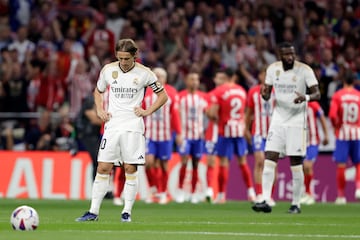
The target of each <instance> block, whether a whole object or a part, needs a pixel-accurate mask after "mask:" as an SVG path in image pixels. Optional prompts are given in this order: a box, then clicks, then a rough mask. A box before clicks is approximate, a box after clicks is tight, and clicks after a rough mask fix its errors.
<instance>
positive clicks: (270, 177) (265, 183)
mask: <svg viewBox="0 0 360 240" xmlns="http://www.w3.org/2000/svg"><path fill="white" fill-rule="evenodd" d="M275 168H276V162H274V161H271V160H268V159H266V160H265V161H264V169H263V174H262V195H263V199H264V200H265V201H266V202H267V203H269V200H270V198H271V191H272V187H273V184H274V179H275Z"/></svg>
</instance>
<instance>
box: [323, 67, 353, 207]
mask: <svg viewBox="0 0 360 240" xmlns="http://www.w3.org/2000/svg"><path fill="white" fill-rule="evenodd" d="M355 79H356V75H355V74H354V73H351V72H347V74H346V76H345V79H344V87H343V88H342V89H340V90H338V91H337V92H335V94H334V95H333V96H332V98H331V102H330V111H329V118H330V120H331V123H332V125H333V127H334V130H335V137H336V143H335V150H334V153H333V158H334V160H335V162H336V165H337V169H336V182H337V198H336V200H335V203H336V204H346V197H345V184H346V181H345V169H346V163H347V159H348V157H350V158H351V161H352V163H353V165H354V166H355V168H356V175H355V184H356V191H355V198H357V199H360V116H359V113H360V92H359V91H358V90H356V89H355V88H354V81H355Z"/></svg>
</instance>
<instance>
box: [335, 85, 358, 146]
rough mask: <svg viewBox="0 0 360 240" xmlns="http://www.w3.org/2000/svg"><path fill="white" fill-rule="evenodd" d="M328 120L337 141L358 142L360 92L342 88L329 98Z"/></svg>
mask: <svg viewBox="0 0 360 240" xmlns="http://www.w3.org/2000/svg"><path fill="white" fill-rule="evenodd" d="M329 118H330V120H331V123H332V124H333V126H334V129H335V136H336V138H337V139H339V140H360V92H359V91H358V90H356V89H355V88H343V89H340V90H339V91H337V92H335V93H334V95H333V96H332V98H331V103H330V111H329Z"/></svg>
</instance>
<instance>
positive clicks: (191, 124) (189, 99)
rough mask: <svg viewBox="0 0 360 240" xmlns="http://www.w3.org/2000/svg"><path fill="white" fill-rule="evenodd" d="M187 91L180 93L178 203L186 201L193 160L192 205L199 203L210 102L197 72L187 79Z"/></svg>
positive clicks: (188, 75)
mask: <svg viewBox="0 0 360 240" xmlns="http://www.w3.org/2000/svg"><path fill="white" fill-rule="evenodd" d="M185 85H186V89H185V90H182V91H181V92H179V99H180V100H179V101H180V104H179V110H180V118H181V126H182V128H181V129H182V133H183V137H184V141H183V144H182V145H181V146H180V148H179V154H180V156H181V167H180V171H179V194H178V196H177V198H176V199H175V200H176V202H178V203H182V202H184V201H185V191H184V189H183V187H184V181H185V177H186V169H187V162H188V160H189V159H191V163H192V174H191V190H190V191H191V199H190V201H191V203H198V202H199V198H198V197H197V196H196V194H195V190H196V184H197V182H198V164H199V161H200V159H201V157H202V155H203V151H204V150H203V148H204V130H205V129H204V122H205V117H206V116H205V111H206V108H207V107H208V101H207V98H206V95H205V93H203V92H201V91H199V86H200V76H199V74H198V73H197V72H190V73H188V74H187V75H186V78H185Z"/></svg>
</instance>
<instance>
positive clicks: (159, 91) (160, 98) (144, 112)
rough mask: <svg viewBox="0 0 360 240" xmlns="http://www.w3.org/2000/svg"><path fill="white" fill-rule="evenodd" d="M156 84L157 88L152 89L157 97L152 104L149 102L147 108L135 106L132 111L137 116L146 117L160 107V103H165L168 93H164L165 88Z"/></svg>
mask: <svg viewBox="0 0 360 240" xmlns="http://www.w3.org/2000/svg"><path fill="white" fill-rule="evenodd" d="M157 85H158V88H156V89H154V88H153V87H152V88H153V91H154V92H155V94H156V95H157V98H156V100H155V102H154V103H153V104H151V105H150V106H149V107H148V108H147V109H143V108H141V107H135V109H134V112H135V114H136V116H138V117H146V116H149V115H150V114H152V113H153V112H155V111H156V110H158V109H159V108H161V106H162V105H164V104H165V103H166V101H167V100H168V95H167V93H166V90H165V89H164V88H163V87H162V86H161V87H160V86H159V84H157Z"/></svg>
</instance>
